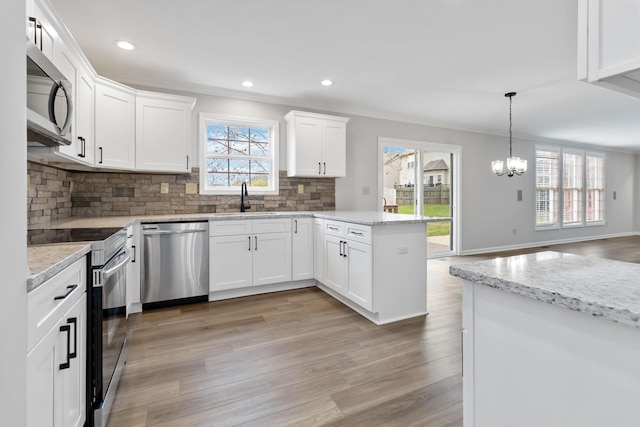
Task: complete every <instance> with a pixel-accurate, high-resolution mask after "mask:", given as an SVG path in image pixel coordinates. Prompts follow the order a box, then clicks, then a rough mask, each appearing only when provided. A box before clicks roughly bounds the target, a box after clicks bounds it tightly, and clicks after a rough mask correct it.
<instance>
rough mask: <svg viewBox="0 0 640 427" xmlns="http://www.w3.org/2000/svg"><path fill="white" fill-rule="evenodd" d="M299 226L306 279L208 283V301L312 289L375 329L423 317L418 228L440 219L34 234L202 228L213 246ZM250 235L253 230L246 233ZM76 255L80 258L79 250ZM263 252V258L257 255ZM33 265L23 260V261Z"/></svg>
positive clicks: (123, 219) (351, 214) (97, 224)
mask: <svg viewBox="0 0 640 427" xmlns="http://www.w3.org/2000/svg"><path fill="white" fill-rule="evenodd" d="M302 220H306V221H307V224H308V228H307V229H306V232H307V233H308V242H307V243H308V245H307V246H306V248H307V249H306V252H304V253H305V256H306V257H307V259H309V260H310V269H308V270H309V273H308V275H307V276H302V275H300V276H296V275H295V274H293V275H291V273H289V276H287V277H286V278H285V279H283V280H279V281H277V282H276V283H268V284H264V285H261V286H254V285H248V286H240V287H238V286H235V285H233V286H230V285H228V283H229V282H226V284H224V286H219V287H215V288H214V286H213V284H214V280H211V281H210V293H209V300H210V301H213V300H218V299H225V298H233V297H239V296H244V295H252V294H256V293H263V292H274V291H278V290H286V289H295V288H300V287H307V286H316V285H317V286H319V287H320V288H321V289H322V290H324V291H325V292H327V293H329V294H330V295H332V296H333V297H334V298H336V299H338V300H340V301H341V302H342V303H344V304H345V305H348V306H349V307H350V308H352V309H353V310H355V311H357V312H359V313H360V314H362V315H363V316H365V317H366V318H368V319H369V320H371V321H372V322H374V323H377V324H383V323H389V322H393V321H396V320H401V319H405V318H409V317H414V316H419V315H425V314H426V313H427V306H426V301H427V296H426V256H427V252H426V224H427V223H428V222H432V221H441V220H442V218H431V217H422V216H414V215H402V214H392V213H384V212H360V211H336V212H334V211H322V212H302V211H300V212H295V211H294V212H253V213H225V214H171V215H153V216H149V215H147V216H139V217H129V216H118V217H115V216H114V217H95V218H90V217H86V218H76V217H71V218H66V219H61V220H57V221H52V222H51V223H50V224H48V225H46V226H39V228H40V229H41V230H42V231H43V232H44V231H46V230H60V229H92V228H124V227H127V226H130V225H132V224H144V223H158V222H177V221H181V222H189V221H191V222H196V221H207V222H209V228H210V233H211V237H210V239H211V240H210V241H211V245H213V244H214V243H215V242H216V240H215V239H216V236H217V235H223V236H224V237H227V236H230V235H233V232H229V231H223V232H220V231H219V230H220V225H227V226H228V225H234V226H244V225H246V224H248V222H251V223H252V224H253V225H254V228H255V227H257V225H255V224H257V222H262V223H265V224H268V223H269V222H274V221H276V222H277V221H280V222H282V223H284V224H288V225H287V226H286V229H283V230H284V232H285V233H294V234H297V233H298V226H299V225H300V227H302ZM223 228H224V227H223ZM226 228H229V227H226ZM135 229H136V228H135V227H134V230H135ZM213 230H218V231H216V232H214V231H213ZM301 230H302V229H301ZM31 231H34V232H38V231H40V230H38V231H36V230H31ZM279 231H282V230H279ZM255 232H256V231H255V229H254V231H253V233H254V234H255ZM215 233H218V234H215ZM250 233H251V232H250ZM236 234H237V233H236ZM254 234H251V236H254ZM252 239H253V237H252ZM242 241H243V242H244V243H243V245H244V246H243V247H244V252H246V242H247V238H246V237H243V240H242ZM250 245H251V243H250ZM250 247H251V246H250ZM47 248H49V249H47ZM47 250H48V251H49V252H50V253H54V254H55V253H56V252H58V253H60V252H59V251H58V249H57V245H44V246H41V245H38V246H32V247H30V248H29V251H30V253H31V254H32V255H33V253H35V251H38V254H40V255H38V257H41V256H44V255H42V254H43V251H47ZM83 250H84V251H85V253H86V250H85V249H83ZM250 250H251V249H250ZM214 252H215V251H214V250H213V249H212V251H211V253H212V255H211V261H212V262H211V272H212V273H211V274H212V275H214V276H211V277H212V279H216V277H217V276H215V274H216V272H217V271H219V267H217V265H220V264H216V263H215V258H214V255H213V253H214ZM264 252H266V250H264V251H262V252H261V253H264ZM302 252H303V251H301V250H296V251H293V253H292V254H291V256H292V258H293V262H291V263H290V267H289V269H291V266H295V265H296V262H297V261H296V259H300V256H301V253H302ZM60 254H61V255H62V253H60ZM34 257H35V256H31V258H30V259H34ZM296 257H298V258H296ZM67 258H68V255H66V254H65V255H64V256H61V259H56V258H55V255H54V257H53V258H52V259H51V260H50V264H51V265H47V266H42V265H40V266H38V268H37V269H34V271H32V273H34V274H32V275H31V276H30V278H29V280H28V282H29V283H30V284H31V286H34V285H33V284H34V283H41V282H42V281H43V278H42V277H41V275H43V274H45V273H46V277H47V278H48V277H50V276H51V275H52V274H55V271H56V268H58V267H59V269H60V270H61V269H63V268H64V267H65V266H66V265H67V264H68V263H66V261H65V260H66V259H67ZM223 264H224V263H223ZM32 268H33V267H32ZM301 278H304V280H301ZM216 283H217V282H216ZM134 295H136V294H135V293H134ZM136 303H138V304H136ZM128 304H129V305H130V306H139V301H128Z"/></svg>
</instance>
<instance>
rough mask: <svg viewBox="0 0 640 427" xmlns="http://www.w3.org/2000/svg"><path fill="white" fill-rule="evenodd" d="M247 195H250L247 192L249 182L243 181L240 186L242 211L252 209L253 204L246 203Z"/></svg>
mask: <svg viewBox="0 0 640 427" xmlns="http://www.w3.org/2000/svg"><path fill="white" fill-rule="evenodd" d="M245 197H249V193H248V192H247V182H246V181H242V186H240V212H244V211H245V210H247V209H251V205H250V204H249V203H248V202H247V204H246V205H245V204H244V198H245ZM247 200H248V199H247Z"/></svg>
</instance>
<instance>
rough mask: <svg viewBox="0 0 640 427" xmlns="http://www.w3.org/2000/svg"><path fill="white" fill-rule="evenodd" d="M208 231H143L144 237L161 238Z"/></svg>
mask: <svg viewBox="0 0 640 427" xmlns="http://www.w3.org/2000/svg"><path fill="white" fill-rule="evenodd" d="M206 231H207V230H206V229H200V228H198V229H191V230H154V229H151V230H142V234H143V235H144V236H161V235H167V234H190V233H205V232H206Z"/></svg>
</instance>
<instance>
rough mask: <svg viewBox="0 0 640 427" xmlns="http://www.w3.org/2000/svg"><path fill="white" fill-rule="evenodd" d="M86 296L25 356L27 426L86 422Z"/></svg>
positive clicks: (72, 426)
mask: <svg viewBox="0 0 640 427" xmlns="http://www.w3.org/2000/svg"><path fill="white" fill-rule="evenodd" d="M86 311H87V306H86V296H85V295H83V297H82V298H80V300H78V301H77V302H76V303H75V304H74V305H73V307H72V308H71V309H70V310H69V311H68V312H67V313H65V315H64V316H63V317H62V318H61V319H60V320H59V321H58V323H57V324H56V325H55V326H54V327H53V328H51V329H50V331H49V332H48V333H47V334H46V335H45V336H44V338H43V339H42V340H41V341H40V342H39V343H38V345H36V346H35V347H34V348H33V350H31V352H30V353H29V354H28V355H27V392H28V395H29V399H27V425H28V426H29V427H42V426H44V427H49V426H51V427H57V426H64V427H67V426H69V427H81V426H82V425H83V424H84V421H85V418H86V413H85V411H86V409H85V398H86V393H85V389H86V382H85V379H86V377H85V375H86V322H87V319H86Z"/></svg>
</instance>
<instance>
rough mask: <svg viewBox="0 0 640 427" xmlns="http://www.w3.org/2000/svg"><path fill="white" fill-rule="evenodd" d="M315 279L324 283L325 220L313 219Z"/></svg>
mask: <svg viewBox="0 0 640 427" xmlns="http://www.w3.org/2000/svg"><path fill="white" fill-rule="evenodd" d="M313 278H314V279H316V280H317V281H319V282H324V220H323V219H321V218H314V219H313Z"/></svg>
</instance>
